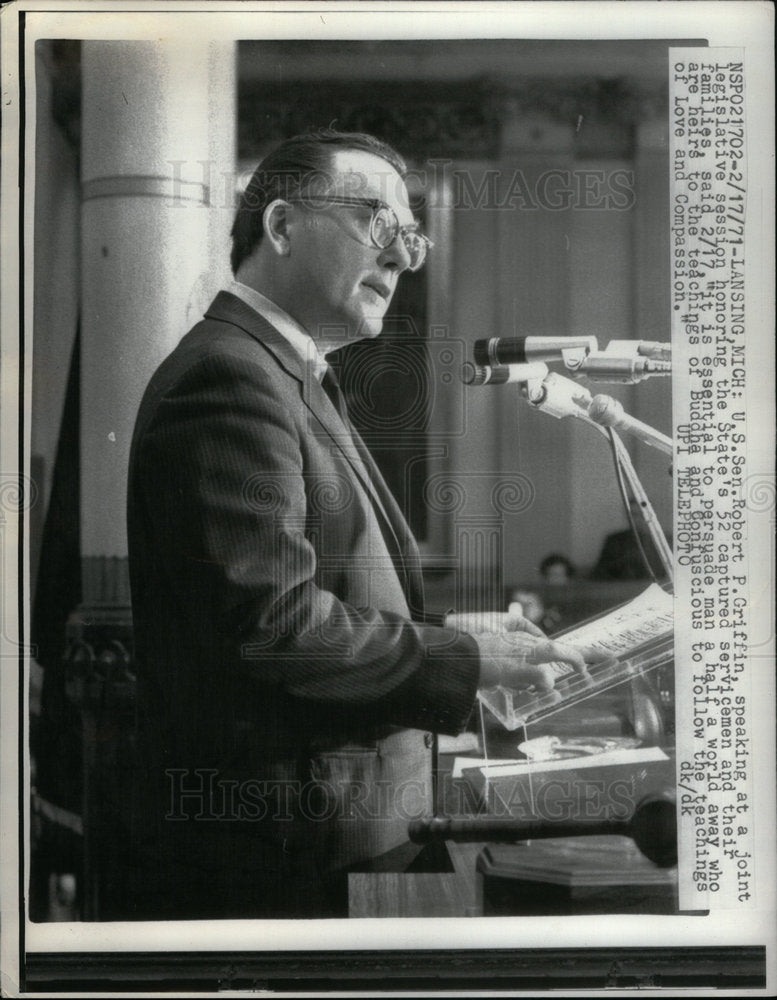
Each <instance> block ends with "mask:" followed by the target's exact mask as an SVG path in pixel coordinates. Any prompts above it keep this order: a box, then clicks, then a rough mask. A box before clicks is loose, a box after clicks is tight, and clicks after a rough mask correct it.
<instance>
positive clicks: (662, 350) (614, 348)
mask: <svg viewBox="0 0 777 1000" xmlns="http://www.w3.org/2000/svg"><path fill="white" fill-rule="evenodd" d="M606 353H607V354H617V355H619V356H621V357H629V356H630V355H637V356H638V357H640V358H652V359H653V360H654V361H671V360H672V345H671V344H659V343H657V342H656V341H655V340H611V341H610V343H609V344H608V345H607V351H606Z"/></svg>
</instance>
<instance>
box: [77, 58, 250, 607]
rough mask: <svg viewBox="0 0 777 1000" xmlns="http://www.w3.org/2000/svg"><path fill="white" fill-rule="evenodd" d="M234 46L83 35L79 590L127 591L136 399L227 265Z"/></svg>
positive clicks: (96, 594)
mask: <svg viewBox="0 0 777 1000" xmlns="http://www.w3.org/2000/svg"><path fill="white" fill-rule="evenodd" d="M235 55H236V53H235V45H234V43H232V42H228V43H221V42H218V43H212V42H208V41H199V40H197V39H185V40H175V41H159V42H123V41H121V42H100V41H94V42H92V41H89V42H85V43H84V45H83V60H82V72H83V113H82V178H81V179H82V199H83V205H82V249H81V254H82V273H83V283H82V319H81V336H82V347H81V358H82V362H81V366H82V377H81V412H82V432H81V462H82V478H81V491H82V518H81V531H82V555H83V556H84V564H85V565H84V568H85V581H84V582H85V593H84V601H85V603H87V604H88V603H90V602H91V601H90V599H91V598H95V599H97V600H98V601H110V600H111V599H112V598H115V600H116V603H125V600H126V596H127V595H126V593H125V592H124V587H123V585H122V584H121V582H120V579H121V578H123V576H124V573H123V569H122V567H123V564H124V561H125V557H126V554H127V542H126V529H125V497H126V482H127V463H128V458H129V448H130V441H131V437H132V429H133V424H134V420H135V415H136V413H137V409H138V405H139V403H140V399H141V396H142V394H143V391H144V388H145V386H146V384H147V382H148V380H149V378H150V376H151V374H152V372H153V371H154V369H155V368H156V367H157V365H158V364H159V362H160V361H161V360H162V359H163V358H164V357H165V356H166V355H167V354H168V353H169V352H170V351H171V350H172V348H173V347H174V346H175V344H176V343H177V342H178V341H179V340H180V338H181V337H182V336H183V334H184V333H185V332H186V330H187V329H188V328H189V327H190V326H191V325H192V324H193V323H194V322H196V320H197V319H198V318H199V317H200V316H201V315H202V311H203V309H204V308H205V307H206V306H207V304H208V302H209V301H210V299H211V298H212V296H213V294H215V292H216V291H217V290H218V288H219V287H220V286H221V285H222V284H223V283H224V280H225V279H226V278H227V277H228V276H229V260H228V246H229V243H228V234H229V227H230V225H231V220H232V216H233V212H234V203H233V200H232V197H231V191H232V190H234V177H235V145H236V143H235V108H236V85H235ZM117 564H119V565H120V569H119V571H118V573H117V574H116V580H118V581H119V583H116V584H115V586H119V589H120V593H117V594H113V595H112V594H111V593H110V592H109V591H110V588H111V586H113V584H110V583H108V584H107V591H108V592H106V583H105V567H106V565H108V566H109V567H113V570H109V572H108V576H109V577H112V576H114V570H115V568H116V565H117ZM100 579H102V580H103V583H100ZM90 581H91V582H90ZM95 581H97V582H96V583H95Z"/></svg>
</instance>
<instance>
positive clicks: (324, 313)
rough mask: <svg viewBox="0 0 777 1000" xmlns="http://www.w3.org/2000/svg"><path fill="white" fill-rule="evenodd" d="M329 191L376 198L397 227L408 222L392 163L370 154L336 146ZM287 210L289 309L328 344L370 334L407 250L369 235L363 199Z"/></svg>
mask: <svg viewBox="0 0 777 1000" xmlns="http://www.w3.org/2000/svg"><path fill="white" fill-rule="evenodd" d="M331 172H332V177H333V181H334V186H333V188H332V190H331V191H330V192H329V193H330V194H337V195H344V196H347V197H352V198H353V197H356V198H378V199H380V200H381V201H383V202H385V203H386V204H387V205H389V206H390V207H391V208H393V209H394V211H395V212H396V215H397V218H398V220H399V224H400V226H405V225H409V224H410V223H412V222H413V215H412V212H411V211H410V208H409V202H408V195H407V189H406V187H405V184H404V182H403V180H402V178H401V177H400V176H399V174H398V173H397V172H396V170H395V169H394V168H393V167H392V166H391V164H389V163H387V162H386V161H385V160H383V159H381V158H380V157H378V156H375V155H374V154H372V153H367V152H364V151H362V150H356V149H343V150H338V151H337V152H336V153H335V154H334V156H333V158H332V164H331ZM293 209H294V212H293V214H292V215H291V216H290V224H289V235H290V256H289V261H288V263H289V267H290V269H291V270H290V278H291V283H292V288H293V291H294V300H295V301H294V308H293V310H292V315H294V317H295V319H297V320H298V321H299V322H300V323H302V325H303V326H304V327H305V328H306V329H307V331H308V333H310V334H311V336H313V337H314V338H316V339H317V340H320V341H323V342H329V343H332V344H334V345H337V344H345V343H349V342H352V341H354V340H359V339H363V338H365V337H377V336H378V334H379V333H380V331H381V329H382V327H383V317H384V315H385V313H386V310H387V309H388V305H389V302H390V301H391V297H392V295H393V294H394V289H395V288H396V284H397V279H398V278H399V275H400V274H401V273H402V272H403V271H404V270H405V269H406V268H407V265H408V263H409V256H408V253H407V250H406V249H405V246H404V244H403V242H402V239H401V238H399V239H397V240H395V241H394V243H393V244H392V245H391V246H390V247H387V248H386V249H385V250H381V249H379V248H378V247H375V246H373V245H372V243H371V241H370V237H369V226H370V218H371V210H370V208H368V207H366V206H364V207H363V206H353V205H329V204H318V203H316V204H313V203H309V204H302V205H301V204H295V205H294V206H293Z"/></svg>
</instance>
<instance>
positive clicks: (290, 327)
mask: <svg viewBox="0 0 777 1000" xmlns="http://www.w3.org/2000/svg"><path fill="white" fill-rule="evenodd" d="M226 291H228V292H230V293H231V294H232V295H236V296H237V298H239V299H242V301H243V302H245V304H246V305H248V306H250V307H251V308H252V309H254V310H255V311H256V312H258V313H259V315H260V316H263V317H264V318H265V319H266V320H267V322H268V323H271V324H272V325H273V326H274V327H275V329H276V330H277V331H278V333H280V335H281V336H282V337H283V338H284V339H285V340H287V341H288V342H289V343H290V344H291V346H292V347H293V348H294V350H295V351H296V352H297V353H298V354H299V355H300V357H301V358H302V360H303V361H305V362H306V363H307V364H310V365H312V366H313V372H314V374H315V376H316V378H317V379H318V380H319V381H320V380H321V379H322V378H323V377H324V373H325V372H326V370H327V368H328V367H329V363H328V362H327V360H326V357H325V356H324V355H323V354H322V353H321V351H320V350H319V349H318V345H317V344H316V342H315V340H314V339H313V338H312V337H311V336H310V334H309V333H308V332H307V330H305V329H304V328H303V327H301V326H300V325H299V323H297V321H296V320H295V319H292V317H291V316H289V314H288V313H287V312H285V311H284V310H283V309H281V307H280V306H277V305H276V304H275V303H274V302H273V301H272V300H271V299H268V298H267V296H266V295H262V293H261V292H257V290H256V289H255V288H251V287H250V286H249V285H244V284H243V283H242V281H232V283H231V284H230V285H229V286H228V287H227V289H226Z"/></svg>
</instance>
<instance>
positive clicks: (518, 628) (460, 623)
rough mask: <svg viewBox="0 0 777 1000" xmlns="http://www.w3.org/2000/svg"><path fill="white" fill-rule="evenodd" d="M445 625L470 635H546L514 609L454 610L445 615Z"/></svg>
mask: <svg viewBox="0 0 777 1000" xmlns="http://www.w3.org/2000/svg"><path fill="white" fill-rule="evenodd" d="M445 627H446V628H455V629H456V630H457V631H459V632H469V634H470V635H482V634H483V633H485V632H491V633H493V632H527V633H528V634H529V635H534V636H537V637H538V638H544V637H545V633H544V632H543V631H542V629H541V628H539V627H538V626H537V625H535V624H534V622H530V621H529V619H528V618H524V617H523V615H517V614H514V613H513V612H512V611H473V612H469V613H462V614H459V613H458V612H454V613H452V614H449V615H446V616H445Z"/></svg>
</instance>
